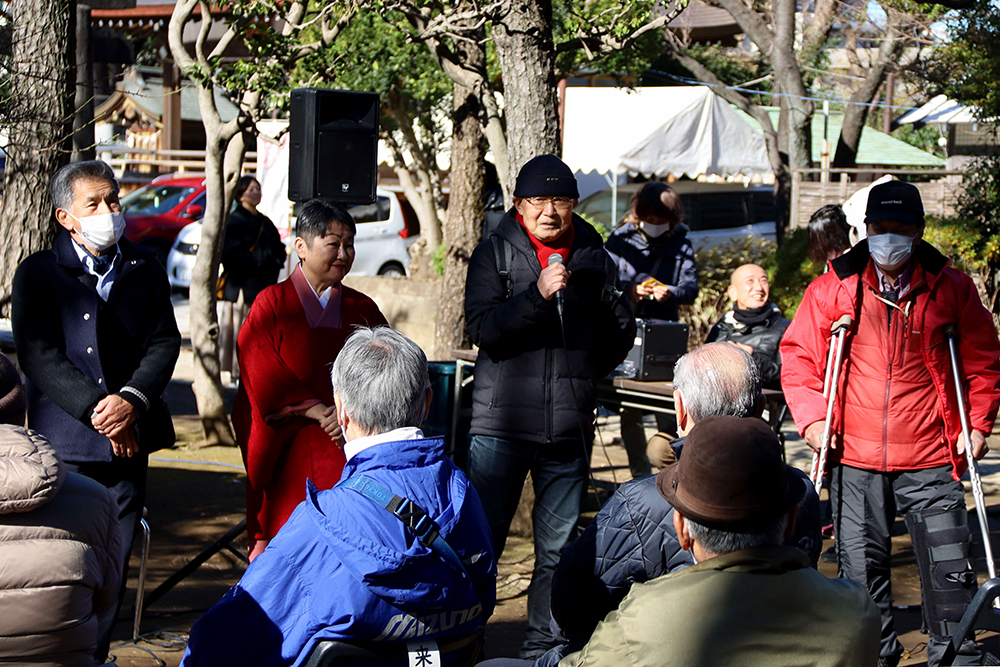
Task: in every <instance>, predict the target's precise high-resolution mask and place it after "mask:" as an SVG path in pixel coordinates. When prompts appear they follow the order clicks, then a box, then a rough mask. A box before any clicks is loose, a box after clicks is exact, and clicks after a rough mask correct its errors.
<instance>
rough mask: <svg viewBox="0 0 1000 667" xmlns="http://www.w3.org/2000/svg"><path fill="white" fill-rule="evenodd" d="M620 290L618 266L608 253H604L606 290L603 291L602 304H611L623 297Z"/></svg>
mask: <svg viewBox="0 0 1000 667" xmlns="http://www.w3.org/2000/svg"><path fill="white" fill-rule="evenodd" d="M621 295H622V291H621V290H620V289H618V265H617V264H615V260H613V259H611V255H609V254H608V251H607V250H605V251H604V289H602V290H601V302H602V303H607V304H611V303H614V302H615V301H617V300H618V298H619V297H621Z"/></svg>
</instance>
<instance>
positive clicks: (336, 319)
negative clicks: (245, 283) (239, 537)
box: [233, 200, 386, 560]
mask: <svg viewBox="0 0 1000 667" xmlns="http://www.w3.org/2000/svg"><path fill="white" fill-rule="evenodd" d="M354 233H355V227H354V219H353V218H351V215H350V214H349V213H348V212H347V211H346V210H345V209H344V208H343V207H342V206H340V205H338V204H333V203H329V202H324V201H320V200H312V201H310V202H307V203H306V204H305V205H304V206H303V207H302V212H301V214H300V215H299V217H298V220H297V221H296V224H295V253H296V254H297V255H298V256H299V265H298V267H296V268H295V270H294V271H293V272H292V274H291V275H290V276H289V277H288V279H287V280H285V281H284V282H281V283H279V284H277V285H272V286H271V287H268V288H267V289H265V290H264V291H263V292H261V293H260V294H259V295H258V297H257V299H256V300H255V301H254V303H253V307H252V308H251V309H250V314H249V315H248V316H247V320H246V323H245V324H244V325H243V327H242V329H240V335H239V350H238V354H239V363H240V368H241V369H242V371H241V373H242V377H241V379H240V388H239V391H238V392H237V395H236V402H235V404H234V406H233V426H234V428H235V430H236V437H237V439H238V440H239V443H240V448H241V450H242V452H243V463H244V465H245V466H246V470H247V535H248V537H249V539H250V559H251V560H253V559H254V558H255V557H256V556H257V555H258V554H260V553H261V552H263V551H264V548H265V547H266V546H267V543H268V541H269V540H270V539H271V538H272V537H274V536H275V534H276V533H277V532H278V530H279V529H280V528H281V526H283V525H284V523H285V521H286V520H288V517H289V516H290V515H291V513H292V511H293V510H294V509H295V507H296V506H297V505H298V504H299V503H300V502H302V501H303V500H305V489H306V478H309V479H311V480H312V481H313V483H314V484H315V485H316V487H317V488H319V489H328V488H330V487H332V486H333V485H334V484H336V483H337V482H338V481H340V474H341V472H342V471H343V468H344V462H345V459H344V452H343V449H342V448H343V444H344V440H343V436H342V435H341V432H340V425H339V424H338V422H337V415H336V414H334V407H333V389H332V387H331V385H330V367H331V365H332V364H333V360H334V359H335V358H336V357H337V353H338V352H340V348H341V347H342V346H343V344H344V341H345V340H346V339H347V337H348V336H349V335H350V334H351V332H352V331H353V330H354V327H355V326H357V325H364V326H369V327H374V326H378V325H380V324H386V320H385V317H383V316H382V313H381V312H379V309H378V306H376V305H375V302H374V301H372V300H371V299H370V298H368V297H367V296H365V295H364V294H361V293H360V292H357V291H355V290H353V289H351V288H350V287H346V286H345V285H343V284H341V281H342V280H343V278H344V276H346V275H347V273H348V272H349V271H350V270H351V265H352V264H353V263H354Z"/></svg>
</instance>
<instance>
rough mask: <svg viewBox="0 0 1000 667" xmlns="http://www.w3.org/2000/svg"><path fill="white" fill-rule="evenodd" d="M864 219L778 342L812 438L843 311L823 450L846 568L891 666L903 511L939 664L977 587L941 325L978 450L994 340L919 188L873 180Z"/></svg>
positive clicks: (985, 427) (985, 426)
mask: <svg viewBox="0 0 1000 667" xmlns="http://www.w3.org/2000/svg"><path fill="white" fill-rule="evenodd" d="M865 224H866V226H867V229H868V239H867V240H866V241H862V242H861V243H859V244H858V245H857V246H855V247H854V249H853V250H851V251H850V252H849V253H847V254H846V255H843V256H841V257H839V258H837V259H835V260H833V261H832V262H831V265H830V266H831V270H830V271H829V272H827V273H826V274H824V275H822V276H820V277H819V278H817V279H816V280H815V281H813V283H812V284H811V285H810V286H809V288H808V289H807V290H806V293H805V296H804V297H803V300H802V305H801V306H800V307H799V310H798V313H797V314H796V316H795V319H794V320H793V322H792V324H791V326H790V327H789V328H788V331H787V332H786V333H785V336H784V338H783V339H782V343H781V356H782V359H783V368H782V374H781V380H782V388H783V389H784V392H785V399H786V400H787V401H788V405H789V407H790V408H791V411H792V415H793V416H794V418H795V423H796V426H797V427H798V429H799V432H800V433H801V434H802V435H803V436H804V437H805V439H806V442H807V443H808V444H809V445H810V446H811V447H813V448H814V449H818V448H819V447H820V444H821V440H822V436H823V429H824V427H825V425H826V422H825V420H826V400H825V399H824V398H823V379H824V374H825V371H826V368H825V366H826V359H827V350H828V349H829V347H828V346H829V344H830V327H831V325H832V323H833V322H835V321H836V320H838V319H839V318H840V317H842V316H843V315H850V316H851V317H852V318H853V321H854V323H853V326H852V327H851V330H850V332H849V333H848V336H847V342H846V347H845V352H844V361H843V364H842V367H841V377H840V382H839V386H838V387H837V395H836V401H835V408H834V412H833V423H832V425H831V438H830V452H829V460H830V462H831V466H832V470H831V473H832V484H831V492H832V493H831V498H832V502H833V504H834V516H835V521H836V533H837V555H838V559H839V562H840V576H841V577H845V578H848V579H853V580H855V581H859V582H862V583H864V584H866V585H867V586H868V591H869V593H871V596H872V598H873V599H874V600H875V603H876V604H877V605H878V607H879V609H880V611H881V613H882V649H881V664H884V665H895V664H897V663H898V661H899V657H900V655H901V653H902V650H903V648H902V646H901V645H900V643H899V641H898V639H897V637H896V632H895V630H894V628H893V622H892V594H891V589H890V580H889V554H890V550H891V544H890V530H891V527H892V524H893V522H894V521H895V517H896V513H897V511H898V512H900V513H902V514H903V516H904V518H905V520H906V525H907V528H908V529H909V532H910V536H911V538H912V540H913V546H914V549H913V551H914V554H915V555H916V559H917V565H918V568H919V570H920V578H921V584H922V585H921V589H922V597H923V625H924V630H925V631H926V632H928V633H929V634H930V640H929V641H928V649H927V653H928V665H930V666H931V667H936V666H937V665H938V664H940V660H941V655H942V653H943V651H944V648H945V646H946V645H947V642H948V641H949V638H950V636H951V635H952V634H953V633H954V630H955V627H956V625H957V622H958V621H959V620H960V619H961V617H962V614H963V613H964V612H965V609H966V607H967V606H968V603H969V600H970V599H971V595H972V591H974V590H975V588H976V576H975V572H974V571H973V570H972V567H971V563H970V560H969V555H968V553H969V542H970V532H969V527H968V523H967V520H966V508H965V497H964V495H965V494H964V489H963V487H962V484H961V482H960V481H958V480H959V476H960V475H961V474H962V473H964V472H965V467H966V466H965V462H964V458H963V452H964V442H963V439H962V435H961V422H960V417H959V412H958V411H959V404H958V399H957V397H956V396H955V391H954V382H953V380H952V378H951V370H950V360H949V356H948V345H947V342H946V340H945V335H944V330H945V327H946V326H948V325H949V324H954V325H955V326H956V327H957V328H958V335H959V351H960V355H961V365H962V367H963V369H964V373H965V387H966V396H965V402H966V405H967V406H969V420H970V425H971V428H972V429H973V431H972V435H971V439H972V447H973V454H974V455H975V457H976V458H977V459H978V458H982V457H983V456H984V455H985V454H986V451H987V446H986V436H987V435H988V434H989V433H990V432H991V431H992V429H993V422H994V420H995V419H996V415H997V407H998V404H1000V341H998V340H997V333H996V329H995V328H994V326H993V320H992V318H991V316H990V313H989V312H988V311H987V310H986V309H985V308H984V307H983V305H982V303H981V301H980V299H979V294H978V292H977V291H976V287H975V285H974V284H973V282H972V279H971V278H969V276H967V275H965V274H964V273H962V272H960V271H958V270H956V269H954V268H951V267H950V266H949V262H948V259H947V258H945V257H944V256H942V255H941V254H940V253H939V252H938V251H937V250H935V249H934V248H933V247H931V246H930V245H929V244H927V243H923V242H922V240H921V239H922V237H923V231H924V211H923V205H922V203H921V201H920V193H919V191H918V190H917V188H916V187H914V186H912V185H910V184H908V183H902V182H900V181H890V182H888V183H883V184H880V185H877V186H875V187H874V188H872V190H871V194H870V196H869V200H868V208H867V215H866V218H865ZM961 653H962V654H963V655H960V656H959V657H958V659H957V660H956V661H955V663H954V664H978V662H977V660H978V656H979V653H978V649H976V647H975V645H974V644H973V643H972V642H969V643H968V646H965V647H963V650H962V652H961ZM963 660H964V662H963Z"/></svg>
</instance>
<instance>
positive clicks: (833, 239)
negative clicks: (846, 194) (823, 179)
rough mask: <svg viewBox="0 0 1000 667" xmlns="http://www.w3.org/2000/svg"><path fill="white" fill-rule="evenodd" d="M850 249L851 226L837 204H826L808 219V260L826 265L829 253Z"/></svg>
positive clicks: (838, 252)
mask: <svg viewBox="0 0 1000 667" xmlns="http://www.w3.org/2000/svg"><path fill="white" fill-rule="evenodd" d="M850 249H851V226H850V225H848V224H847V216H846V215H844V209H842V208H841V207H840V205H839V204H828V205H827V206H824V207H822V208H820V209H818V210H817V211H816V212H815V213H813V214H812V217H810V218H809V258H810V259H812V261H814V262H816V263H817V264H824V265H825V264H826V262H827V259H828V257H829V256H830V253H831V252H835V253H837V254H838V255H839V254H840V253H842V252H844V251H846V250H850Z"/></svg>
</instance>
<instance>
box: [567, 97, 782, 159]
mask: <svg viewBox="0 0 1000 667" xmlns="http://www.w3.org/2000/svg"><path fill="white" fill-rule="evenodd" d="M563 160H564V161H565V162H566V164H568V165H569V167H570V168H571V169H573V170H574V171H580V172H583V173H589V172H592V171H597V172H599V173H602V174H609V173H610V174H616V175H617V174H624V173H630V174H632V175H636V174H644V175H646V176H659V177H663V176H666V175H668V174H674V175H675V176H683V175H686V176H690V177H692V178H694V177H697V176H701V175H709V174H718V175H722V176H726V175H730V174H746V175H752V174H770V173H771V166H770V162H769V161H768V159H767V150H766V147H765V145H764V138H763V136H761V135H760V134H759V133H757V132H756V131H754V129H753V128H752V127H750V125H748V124H747V123H746V121H744V120H743V119H742V118H740V116H739V115H738V114H737V113H736V112H735V111H733V109H732V108H731V107H730V106H729V104H728V103H727V102H725V101H724V100H722V99H721V98H719V97H718V96H716V95H715V94H714V93H713V92H712V91H711V90H710V89H708V88H706V87H704V86H691V87H662V88H636V89H628V88H603V87H602V88H575V87H574V88H567V89H566V101H565V121H564V130H563Z"/></svg>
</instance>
